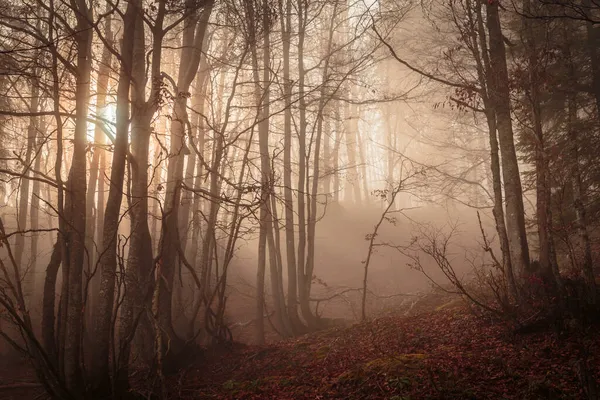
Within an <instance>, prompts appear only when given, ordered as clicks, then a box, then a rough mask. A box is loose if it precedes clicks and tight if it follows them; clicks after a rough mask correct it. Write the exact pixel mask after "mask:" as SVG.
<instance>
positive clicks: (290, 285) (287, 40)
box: [280, 0, 304, 332]
mask: <svg viewBox="0 0 600 400" xmlns="http://www.w3.org/2000/svg"><path fill="white" fill-rule="evenodd" d="M285 7H286V8H285V11H284V10H283V7H282V3H281V2H280V14H281V15H282V17H281V35H282V41H283V81H284V83H283V84H284V101H285V111H284V117H283V118H284V122H283V129H284V133H283V186H284V188H283V195H284V206H285V245H286V261H287V278H288V281H287V295H288V302H287V313H288V316H289V318H290V322H291V324H292V327H293V329H294V331H295V332H301V331H302V330H303V329H304V326H303V324H302V321H300V316H299V315H298V286H297V279H296V270H297V266H296V235H295V233H294V197H293V193H292V189H293V188H292V81H291V79H290V47H291V33H292V1H291V0H286V1H285ZM283 16H285V18H284V17H283Z"/></svg>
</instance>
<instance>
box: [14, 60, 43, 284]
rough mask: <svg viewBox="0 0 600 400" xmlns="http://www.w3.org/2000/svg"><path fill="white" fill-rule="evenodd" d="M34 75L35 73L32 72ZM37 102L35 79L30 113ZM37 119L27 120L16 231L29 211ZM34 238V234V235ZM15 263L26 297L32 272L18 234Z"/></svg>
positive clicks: (21, 237)
mask: <svg viewBox="0 0 600 400" xmlns="http://www.w3.org/2000/svg"><path fill="white" fill-rule="evenodd" d="M34 75H35V72H34ZM39 100H40V90H39V84H38V80H37V78H34V79H32V81H31V104H30V106H29V109H30V112H31V113H37V112H38V109H39ZM37 120H38V117H36V116H32V117H30V118H29V126H28V127H27V149H26V150H25V167H24V171H23V178H22V179H21V187H20V190H19V208H18V214H17V215H18V217H17V230H18V231H25V230H26V229H27V214H28V211H29V207H28V205H29V185H30V182H29V175H30V173H29V170H30V169H31V163H32V162H33V160H32V159H31V158H32V155H33V152H34V149H35V142H36V137H37V131H38V121H37ZM34 236H35V234H34ZM15 249H17V251H16V252H15V262H16V264H17V266H18V267H19V268H21V270H22V273H23V276H24V277H25V282H26V285H25V289H26V295H27V294H28V293H27V292H28V291H29V290H30V289H31V288H32V279H33V276H32V275H31V273H32V271H25V268H24V266H23V265H22V260H23V254H26V252H25V235H24V234H18V235H17V236H16V238H15ZM30 259H31V261H32V262H33V264H32V265H35V254H33V253H30ZM25 272H27V274H26V275H25Z"/></svg>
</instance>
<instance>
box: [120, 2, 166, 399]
mask: <svg viewBox="0 0 600 400" xmlns="http://www.w3.org/2000/svg"><path fill="white" fill-rule="evenodd" d="M138 12H139V11H138ZM158 13H159V15H160V19H157V21H158V22H157V25H155V26H158V27H162V19H163V18H164V14H165V5H164V2H161V4H160V5H159V10H158ZM144 31H145V30H144V22H143V21H142V18H141V17H140V16H139V15H137V16H136V19H135V33H134V43H133V60H132V63H133V64H132V93H131V96H132V111H131V113H132V116H131V155H130V157H131V159H130V160H129V161H130V164H129V165H130V167H131V181H132V182H131V199H132V200H131V203H132V204H131V206H130V216H131V236H130V246H129V254H128V258H127V270H126V273H125V286H126V287H127V292H126V293H125V297H124V299H123V307H122V311H121V319H120V320H121V323H120V333H119V346H118V349H119V354H120V363H119V366H118V368H119V371H118V384H119V386H120V387H121V388H125V387H126V386H127V377H128V375H129V374H128V372H129V364H130V359H131V358H132V357H131V355H132V354H133V355H134V356H133V359H135V360H136V361H137V362H138V363H139V364H141V365H146V366H148V365H149V364H150V363H151V362H152V358H153V350H154V343H153V331H152V320H151V318H150V316H151V296H150V293H151V290H152V288H153V286H154V274H153V272H154V265H153V261H154V258H153V250H152V237H151V234H150V228H149V225H148V215H149V214H148V183H149V179H150V178H149V175H148V173H149V167H150V166H149V152H150V137H151V134H152V127H151V123H152V117H153V116H154V114H155V112H156V110H157V100H158V98H159V96H160V94H159V92H160V85H161V83H162V79H161V77H160V72H161V71H160V68H161V57H162V41H163V33H162V31H161V30H160V29H158V28H157V29H156V30H153V32H152V33H153V44H152V60H151V72H150V74H151V79H150V81H151V82H152V83H151V88H150V96H149V99H148V100H146V85H145V83H146V75H145V74H146V63H145V57H144V54H145V32H144Z"/></svg>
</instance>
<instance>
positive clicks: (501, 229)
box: [469, 2, 518, 299]
mask: <svg viewBox="0 0 600 400" xmlns="http://www.w3.org/2000/svg"><path fill="white" fill-rule="evenodd" d="M482 6H483V5H482V3H481V2H477V3H476V8H475V10H476V22H475V23H474V24H473V26H474V27H475V26H477V28H476V30H475V29H474V30H473V36H472V41H473V43H472V48H473V50H474V53H473V55H474V57H475V60H476V64H477V77H478V79H479V82H480V83H481V87H482V88H483V93H482V96H483V102H484V108H485V117H486V121H487V126H488V137H489V142H490V170H491V173H492V189H493V193H494V198H493V199H492V200H493V202H494V207H493V209H492V214H493V215H494V222H495V225H496V232H497V233H498V238H499V239H500V251H501V252H502V264H503V268H504V278H505V281H506V293H507V295H508V296H510V297H512V298H513V299H517V298H518V290H517V286H516V282H515V276H514V272H513V268H512V260H511V256H510V254H511V253H510V244H509V241H508V233H507V232H506V224H505V218H504V207H503V195H502V173H501V169H500V152H499V146H498V135H497V126H496V107H495V104H494V103H493V101H492V99H491V97H490V94H489V91H490V90H493V82H492V74H493V73H494V72H493V71H492V68H491V62H490V58H489V52H488V45H487V37H486V32H485V28H484V22H483V21H484V20H483V15H482V10H481V8H482ZM469 9H470V7H469ZM469 17H470V18H471V19H472V18H473V16H472V15H469ZM479 49H481V51H480V50H479Z"/></svg>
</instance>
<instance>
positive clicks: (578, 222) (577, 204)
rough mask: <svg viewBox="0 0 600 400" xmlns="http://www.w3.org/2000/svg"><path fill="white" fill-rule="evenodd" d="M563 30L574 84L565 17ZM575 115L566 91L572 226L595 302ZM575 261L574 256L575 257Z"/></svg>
mask: <svg viewBox="0 0 600 400" xmlns="http://www.w3.org/2000/svg"><path fill="white" fill-rule="evenodd" d="M563 24H564V25H563V34H564V38H565V43H564V48H563V52H564V57H565V58H564V59H565V60H566V63H567V73H568V79H569V83H570V84H572V85H575V84H576V83H577V77H576V74H575V66H574V65H573V62H572V60H573V58H572V56H571V50H570V47H569V46H571V43H572V41H571V40H570V36H571V35H570V29H572V28H571V24H569V23H568V21H563ZM577 120H578V118H577V97H576V94H575V93H574V92H569V93H568V96H567V131H568V137H569V144H570V149H569V150H570V153H571V154H570V156H571V159H570V167H571V168H570V169H571V171H570V172H571V187H572V189H573V208H574V209H575V226H576V228H577V233H578V235H579V242H580V245H581V247H582V251H583V265H581V270H582V272H583V278H584V279H585V282H586V285H587V289H588V290H587V292H588V293H587V296H588V301H589V303H590V304H596V301H597V287H596V281H595V276H594V266H593V260H592V247H591V243H590V234H589V231H588V221H587V215H586V210H585V204H584V198H585V189H584V186H583V182H582V177H581V174H582V171H581V167H580V165H581V163H580V159H579V145H580V143H579V133H578V132H577V130H578V129H579V127H578V123H577V122H578V121H577ZM574 261H575V260H574Z"/></svg>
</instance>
